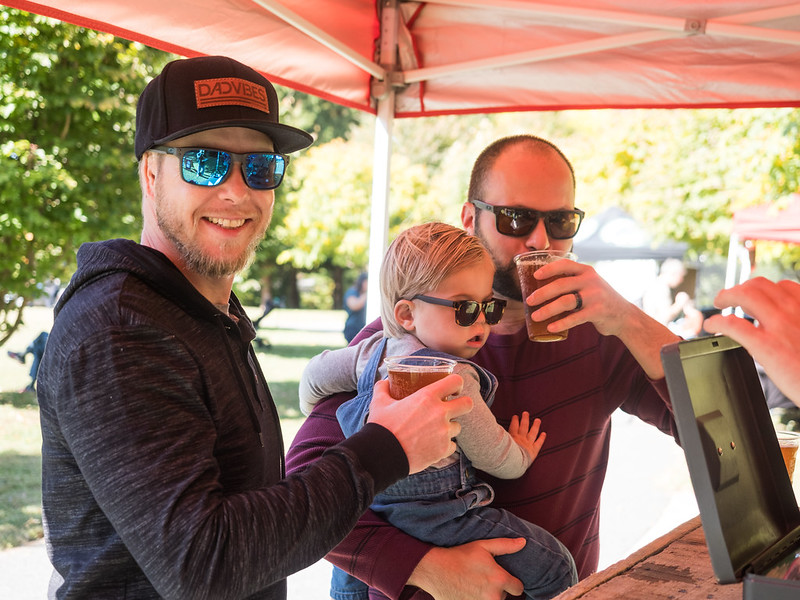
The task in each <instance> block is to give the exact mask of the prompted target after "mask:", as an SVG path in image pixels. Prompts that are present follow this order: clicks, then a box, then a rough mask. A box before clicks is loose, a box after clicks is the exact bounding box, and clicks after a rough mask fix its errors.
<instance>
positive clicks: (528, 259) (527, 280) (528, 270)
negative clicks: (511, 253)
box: [514, 250, 578, 342]
mask: <svg viewBox="0 0 800 600" xmlns="http://www.w3.org/2000/svg"><path fill="white" fill-rule="evenodd" d="M563 258H567V259H569V260H578V257H577V256H576V255H575V254H574V253H572V252H567V251H566V250H535V251H533V252H525V253H523V254H518V255H517V256H515V257H514V262H515V263H516V265H517V274H518V275H519V285H520V289H521V290H522V302H523V304H524V305H525V325H526V326H527V327H528V337H529V338H530V340H531V341H533V342H560V341H561V340H565V339H567V334H568V333H569V331H556V332H552V331H548V330H547V326H548V325H549V324H550V323H553V322H554V321H558V320H559V319H562V318H564V316H566V314H567V313H560V314H558V315H555V316H554V317H550V318H549V319H546V320H544V321H534V320H533V319H532V318H531V315H532V314H533V313H534V312H535V311H536V310H538V309H539V308H541V307H542V306H543V305H541V304H540V305H537V306H531V305H529V304H528V303H527V302H525V299H526V298H527V297H528V296H530V295H531V294H532V293H533V292H535V291H536V290H538V289H539V288H540V287H544V286H546V285H547V284H548V283H550V282H551V281H553V280H554V279H558V278H559V277H561V276H560V275H557V276H556V277H550V278H549V279H542V280H539V279H536V278H535V277H534V276H533V274H534V273H535V272H536V271H537V270H538V269H539V267H542V266H544V265H546V264H548V263H551V262H554V261H556V260H561V259H563Z"/></svg>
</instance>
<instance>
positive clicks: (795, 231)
mask: <svg viewBox="0 0 800 600" xmlns="http://www.w3.org/2000/svg"><path fill="white" fill-rule="evenodd" d="M733 233H735V234H736V235H737V236H738V237H739V239H740V240H772V241H776V242H788V243H791V244H800V194H792V196H791V199H790V202H789V204H787V205H786V206H785V207H782V208H781V207H778V206H776V205H774V204H763V205H761V206H751V207H749V208H745V209H742V210H738V211H736V212H735V213H733Z"/></svg>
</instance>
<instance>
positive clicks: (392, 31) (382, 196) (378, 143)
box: [367, 0, 400, 323]
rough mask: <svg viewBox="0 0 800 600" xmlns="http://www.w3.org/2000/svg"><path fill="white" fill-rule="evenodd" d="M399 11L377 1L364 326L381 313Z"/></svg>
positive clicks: (385, 0) (389, 1)
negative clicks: (380, 72)
mask: <svg viewBox="0 0 800 600" xmlns="http://www.w3.org/2000/svg"><path fill="white" fill-rule="evenodd" d="M399 19H400V9H399V7H398V0H382V1H381V2H380V20H381V31H380V39H379V41H378V49H379V52H378V62H380V64H381V66H382V67H383V68H385V69H386V71H387V76H386V77H384V79H383V80H373V81H372V97H373V98H375V99H376V100H377V103H378V107H377V108H378V110H377V116H376V119H375V144H374V149H373V159H372V210H371V213H370V226H369V269H368V275H369V281H368V283H367V323H371V322H372V321H374V320H375V319H376V318H378V316H380V312H381V308H380V307H381V289H380V272H381V261H382V260H383V254H384V252H385V251H386V247H387V246H388V242H389V174H390V172H391V159H392V129H393V127H394V110H395V109H394V97H395V88H394V86H393V85H392V81H391V78H390V76H389V75H390V73H391V72H393V71H394V70H395V68H396V66H397V32H398V28H399V22H400V21H399Z"/></svg>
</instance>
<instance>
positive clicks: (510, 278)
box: [475, 219, 522, 302]
mask: <svg viewBox="0 0 800 600" xmlns="http://www.w3.org/2000/svg"><path fill="white" fill-rule="evenodd" d="M475 236H476V237H477V238H478V239H480V240H481V241H482V242H483V245H484V246H486V247H487V248H488V249H489V254H490V255H491V256H492V262H493V263H494V268H495V272H494V282H493V283H492V289H493V290H494V291H495V292H496V293H497V294H500V295H501V296H503V297H504V298H508V299H509V300H516V301H518V302H522V290H521V289H520V287H519V278H518V277H517V266H516V264H515V263H514V261H513V260H511V262H510V263H508V264H505V265H504V264H501V263H500V260H499V259H498V258H497V256H495V254H494V252H493V251H492V249H491V246H490V245H489V243H488V242H487V241H486V239H485V238H484V237H483V235H481V228H480V227H479V225H478V219H475Z"/></svg>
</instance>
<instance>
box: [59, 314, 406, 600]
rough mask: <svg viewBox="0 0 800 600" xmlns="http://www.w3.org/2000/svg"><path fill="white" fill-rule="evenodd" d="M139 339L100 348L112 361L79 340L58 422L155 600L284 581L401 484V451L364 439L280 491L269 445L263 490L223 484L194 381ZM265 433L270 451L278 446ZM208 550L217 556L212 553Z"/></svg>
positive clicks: (387, 437) (158, 340) (158, 341)
mask: <svg viewBox="0 0 800 600" xmlns="http://www.w3.org/2000/svg"><path fill="white" fill-rule="evenodd" d="M104 335H107V334H105V333H104ZM148 335H149V334H148V332H145V331H141V330H139V331H134V332H132V333H131V334H130V335H120V336H118V339H116V340H115V341H114V342H113V344H112V343H111V342H109V345H110V347H111V348H124V349H125V352H124V354H122V353H119V352H114V351H113V350H111V351H105V350H104V349H102V345H103V341H102V340H90V342H91V343H90V344H87V346H88V347H90V348H91V350H89V351H88V352H87V354H86V356H85V360H81V362H80V364H76V365H75V367H74V368H70V369H69V371H70V377H69V379H68V381H69V383H65V384H64V387H63V388H62V391H63V394H64V399H63V400H62V402H61V404H60V406H59V415H58V416H59V420H60V423H61V425H62V430H63V436H64V439H65V441H66V444H67V445H68V447H69V448H70V450H71V452H72V453H73V455H74V457H75V461H76V463H77V467H78V468H79V469H80V472H81V473H82V474H83V476H84V477H85V480H86V486H88V489H89V490H91V499H87V500H86V503H87V505H88V503H89V502H96V504H97V507H99V509H101V511H102V516H103V518H104V519H107V520H108V523H110V525H111V526H112V527H113V529H114V531H115V532H116V534H117V535H118V536H119V538H120V539H122V541H123V543H124V545H125V548H126V550H127V552H129V553H130V555H131V556H133V557H134V558H135V559H136V561H137V563H138V564H139V565H141V568H142V570H143V571H144V573H145V574H146V576H147V578H148V580H149V581H150V582H151V583H152V585H153V586H154V587H155V588H156V589H157V590H158V591H159V594H160V595H162V596H164V597H165V598H171V597H191V598H206V597H218V598H227V597H244V596H249V595H252V594H254V593H255V592H257V591H259V590H262V589H264V588H266V587H268V586H269V585H271V584H273V583H275V582H277V581H279V580H281V579H284V578H285V577H286V576H287V575H288V574H290V573H291V572H294V571H296V570H299V569H300V568H303V567H305V566H307V565H309V564H311V563H313V562H314V561H316V560H318V559H319V558H320V557H322V556H323V555H324V554H325V553H326V552H327V551H328V550H330V548H332V547H333V545H334V544H336V543H337V542H338V541H339V540H340V539H341V538H342V537H343V536H344V535H345V534H346V533H347V531H348V530H349V529H350V527H352V525H353V524H354V523H355V522H356V520H357V518H358V516H359V515H360V514H361V513H362V512H363V511H364V510H365V509H366V507H367V506H368V505H369V503H370V502H371V500H372V497H373V495H374V491H375V488H376V487H377V486H385V485H388V484H389V483H391V482H392V481H394V480H396V479H397V478H399V477H402V476H403V475H405V473H406V472H407V463H406V464H405V465H402V464H400V463H402V462H404V461H405V455H404V453H403V451H402V448H401V447H399V444H396V440H394V438H393V436H391V434H389V433H388V432H386V431H385V430H383V429H382V428H377V427H376V426H374V427H373V428H371V429H370V430H369V431H368V432H367V434H365V435H364V436H363V437H361V438H354V439H352V440H348V441H347V442H345V443H344V444H342V445H339V446H337V447H335V448H331V449H330V450H329V451H328V452H327V453H326V454H325V455H324V456H322V457H321V458H320V460H318V461H317V462H316V463H315V464H314V465H312V466H311V467H310V468H309V469H307V470H306V471H304V472H303V473H301V474H298V475H296V476H294V477H291V478H288V479H286V480H283V481H280V482H279V481H278V480H279V478H280V472H279V468H278V466H277V465H278V461H279V458H280V457H279V453H280V448H279V446H278V445H276V444H274V442H273V446H275V447H276V450H275V451H274V452H273V453H272V454H271V455H270V457H271V456H273V455H274V460H275V465H274V467H273V468H272V469H271V471H272V475H268V476H267V475H264V476H262V477H263V484H262V485H258V486H256V485H254V484H252V483H251V484H249V485H248V483H247V482H246V481H244V480H243V479H242V478H241V477H239V478H237V477H236V476H235V475H233V474H232V473H231V472H230V470H226V471H224V472H223V471H222V470H221V468H220V460H219V457H218V455H217V448H216V444H215V440H217V439H218V437H219V436H218V434H219V431H218V430H217V425H218V423H217V421H216V420H215V419H214V417H213V415H212V414H211V413H210V412H209V410H208V406H206V404H205V403H204V401H203V397H204V396H203V392H204V385H203V382H202V380H201V379H200V378H198V377H196V376H194V375H190V374H195V373H197V372H198V369H197V366H196V365H195V364H194V363H193V358H192V356H191V355H189V354H188V353H180V352H176V351H175V348H174V340H172V339H170V338H169V337H161V336H160V335H159V334H157V333H156V334H154V335H152V336H151V337H149V338H148V337H147V336H148ZM169 348H172V350H171V351H170V350H169ZM147 356H159V357H160V360H161V367H162V368H163V371H164V372H168V373H172V374H173V376H172V377H170V378H169V379H165V378H163V376H161V370H158V372H157V374H156V371H154V370H142V369H141V364H143V363H144V362H146V360H145V357H147ZM87 364H92V365H93V370H94V372H95V373H97V372H103V373H107V374H108V376H107V377H106V378H105V379H104V380H103V381H102V382H98V380H97V378H96V377H93V376H91V375H84V373H83V370H82V369H81V368H80V367H81V365H87ZM112 374H113V376H112ZM244 401H245V399H244V398H242V402H244ZM231 423H232V422H231V421H229V424H231ZM242 425H243V429H242V431H241V432H240V434H241V439H242V443H243V444H244V443H245V440H247V439H248V437H250V438H253V439H252V440H249V441H248V442H247V443H248V444H249V443H252V444H253V450H252V451H253V452H254V453H255V455H257V456H260V454H258V452H259V449H258V442H257V436H255V434H254V432H253V430H252V424H251V422H250V421H249V420H247V419H245V420H243V421H242ZM370 432H371V433H370ZM267 433H268V437H267V438H266V439H267V441H266V442H265V443H266V444H267V445H269V443H270V440H274V439H275V434H276V433H278V432H275V431H269V432H267ZM278 435H279V433H278ZM367 435H370V436H373V435H374V437H370V439H369V440H367V439H364V438H365V437H366V436H367ZM392 443H394V444H395V446H396V447H394V448H393V447H392ZM229 450H230V449H229ZM378 457H380V458H381V459H382V460H383V461H384V463H385V464H383V465H382V466H381V465H379V464H378V462H377V461H378ZM254 460H255V459H254ZM398 460H400V463H398ZM370 463H372V464H370ZM265 465H266V468H267V469H269V465H272V463H271V462H266V463H265ZM242 468H243V469H245V472H247V471H246V470H247V469H248V465H244V464H243V465H242ZM370 469H378V472H382V473H383V474H384V475H386V476H385V477H384V476H383V475H378V476H377V477H373V473H371V471H370ZM267 472H269V470H268V471H267ZM376 475H377V473H376ZM97 514H98V515H99V514H100V513H99V512H98V513H97ZM97 518H98V519H99V518H100V517H99V516H98V517H97ZM220 540H224V541H225V546H224V552H222V551H214V549H215V548H218V547H219V543H220ZM243 574H245V575H243Z"/></svg>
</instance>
